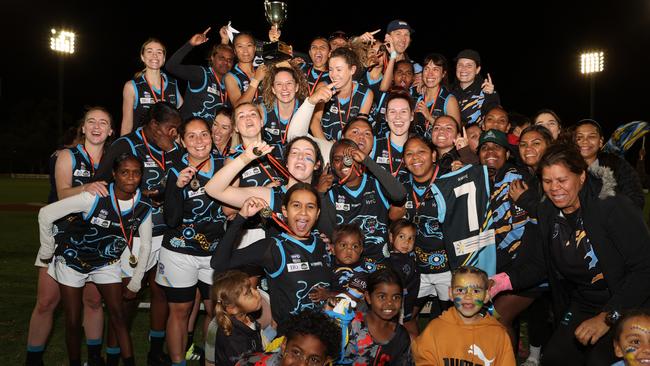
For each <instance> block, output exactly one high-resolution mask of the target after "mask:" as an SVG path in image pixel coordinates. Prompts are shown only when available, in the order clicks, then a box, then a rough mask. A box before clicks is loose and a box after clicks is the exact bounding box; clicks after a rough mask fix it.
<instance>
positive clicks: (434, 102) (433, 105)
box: [422, 85, 442, 132]
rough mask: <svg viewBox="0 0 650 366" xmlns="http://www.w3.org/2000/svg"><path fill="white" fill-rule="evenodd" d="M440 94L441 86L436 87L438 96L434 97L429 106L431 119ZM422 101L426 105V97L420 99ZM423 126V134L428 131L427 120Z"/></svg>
mask: <svg viewBox="0 0 650 366" xmlns="http://www.w3.org/2000/svg"><path fill="white" fill-rule="evenodd" d="M441 93H442V85H438V94H437V95H436V97H435V98H434V99H433V104H431V108H429V114H431V116H432V117H433V110H434V109H435V108H436V103H437V102H438V97H440V94H441ZM422 100H424V102H425V103H426V102H427V101H426V97H422ZM424 126H425V130H424V131H425V132H426V131H429V120H427V121H426V124H425V125H424Z"/></svg>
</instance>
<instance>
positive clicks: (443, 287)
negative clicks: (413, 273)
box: [418, 271, 451, 301]
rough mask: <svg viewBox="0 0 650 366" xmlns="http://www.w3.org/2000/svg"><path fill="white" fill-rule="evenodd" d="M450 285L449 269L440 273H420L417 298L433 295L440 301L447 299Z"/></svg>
mask: <svg viewBox="0 0 650 366" xmlns="http://www.w3.org/2000/svg"><path fill="white" fill-rule="evenodd" d="M450 287H451V272H450V271H447V272H442V273H422V274H420V291H418V299H420V298H423V297H428V296H435V297H437V298H438V299H440V300H441V301H449V288H450Z"/></svg>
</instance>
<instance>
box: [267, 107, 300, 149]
mask: <svg viewBox="0 0 650 366" xmlns="http://www.w3.org/2000/svg"><path fill="white" fill-rule="evenodd" d="M299 107H300V101H299V100H298V99H296V100H295V107H294V109H293V112H291V116H290V117H289V119H282V118H280V111H279V110H278V104H277V102H276V103H275V105H274V106H273V109H271V110H269V109H266V106H265V105H264V104H262V110H263V112H264V113H263V114H262V119H263V128H262V140H264V141H266V143H267V144H269V145H278V147H284V146H285V144H286V142H287V128H288V127H289V122H291V118H293V116H294V114H295V113H296V111H297V110H298V108H299ZM276 149H277V148H276Z"/></svg>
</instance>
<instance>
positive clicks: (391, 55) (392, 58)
mask: <svg viewBox="0 0 650 366" xmlns="http://www.w3.org/2000/svg"><path fill="white" fill-rule="evenodd" d="M390 59H391V60H395V59H397V51H391V53H390Z"/></svg>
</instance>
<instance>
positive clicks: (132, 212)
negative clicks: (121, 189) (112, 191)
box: [113, 195, 135, 255]
mask: <svg viewBox="0 0 650 366" xmlns="http://www.w3.org/2000/svg"><path fill="white" fill-rule="evenodd" d="M113 202H114V203H115V207H116V210H117V217H118V218H119V219H120V229H122V235H124V240H126V246H127V247H128V248H129V251H131V250H132V248H133V245H132V244H131V242H132V241H133V226H134V225H131V230H130V232H129V236H128V237H127V236H126V230H124V223H123V222H122V209H121V208H120V202H119V200H118V199H117V197H116V196H115V195H113ZM134 213H135V200H134V198H133V197H131V219H133V215H134ZM131 255H134V254H133V253H131Z"/></svg>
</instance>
